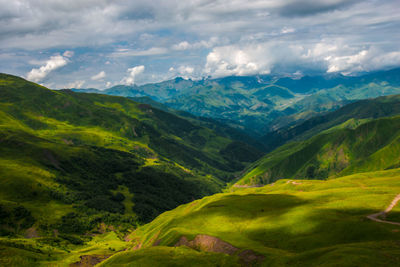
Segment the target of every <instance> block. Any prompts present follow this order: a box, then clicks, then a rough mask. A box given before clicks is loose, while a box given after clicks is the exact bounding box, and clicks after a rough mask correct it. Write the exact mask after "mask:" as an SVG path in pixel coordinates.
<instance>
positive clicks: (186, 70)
mask: <svg viewBox="0 0 400 267" xmlns="http://www.w3.org/2000/svg"><path fill="white" fill-rule="evenodd" d="M178 71H179V73H180V74H182V75H185V74H192V73H193V71H194V68H193V67H190V66H180V67H179V68H178Z"/></svg>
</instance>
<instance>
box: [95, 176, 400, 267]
mask: <svg viewBox="0 0 400 267" xmlns="http://www.w3.org/2000/svg"><path fill="white" fill-rule="evenodd" d="M399 192H400V170H399V169H395V170H389V171H381V172H369V173H363V174H355V175H350V176H346V177H341V178H336V179H329V180H326V181H315V180H313V181H310V180H288V179H283V180H279V181H278V182H276V183H274V184H273V185H266V186H264V187H259V188H247V189H236V190H235V191H234V192H229V193H221V194H216V195H213V196H209V197H205V198H203V199H201V200H196V201H194V202H192V203H189V204H185V205H181V206H179V207H178V208H176V209H174V210H172V211H168V212H165V213H163V214H162V215H160V216H158V217H157V218H156V219H155V220H154V221H153V222H151V223H149V224H147V225H145V226H142V227H140V228H138V229H137V230H136V231H134V232H133V233H132V234H131V236H130V238H131V239H132V246H133V247H136V248H138V247H140V249H138V250H131V251H127V252H123V253H117V254H115V255H114V256H112V257H111V258H110V259H108V260H106V261H104V262H103V264H102V265H101V266H136V265H135V264H139V263H140V264H142V265H141V266H164V265H163V262H169V261H172V260H174V263H175V264H177V266H180V264H181V266H184V264H185V262H186V261H185V257H178V256H176V254H180V253H185V250H187V249H188V248H187V247H179V248H173V247H174V245H175V244H176V243H177V242H178V241H179V240H180V239H181V238H182V236H185V237H187V238H188V239H189V240H193V239H195V237H196V236H198V235H207V236H211V237H216V238H218V239H220V240H223V241H224V242H227V243H229V244H231V245H232V246H234V247H235V248H237V249H238V250H237V252H236V253H234V254H232V255H230V256H229V257H231V258H232V259H231V260H234V261H235V262H236V263H233V262H229V264H228V266H235V264H238V263H240V259H239V258H240V252H243V251H244V250H251V251H252V252H254V254H256V255H259V256H263V257H264V258H263V260H262V263H259V264H261V265H264V266H395V265H396V264H398V263H399V262H400V244H399V243H398V240H399V238H400V231H399V226H395V225H388V224H383V223H378V222H374V221H371V220H369V219H367V218H366V216H367V215H369V214H373V213H376V212H379V211H382V210H384V209H385V208H386V207H387V206H388V205H389V204H390V202H391V201H392V199H393V198H394V197H395V196H396V195H397V194H398V193H399ZM388 216H390V217H391V218H392V219H395V218H398V209H397V210H396V209H394V210H393V211H391V213H390V214H389V215H388ZM154 245H156V247H153V246H154ZM194 248H195V249H197V251H196V250H194V251H190V250H188V254H187V255H188V259H189V258H190V257H193V254H196V253H204V252H206V251H207V250H213V249H215V248H213V247H212V246H208V247H207V246H205V247H204V246H203V247H201V245H199V246H198V247H194ZM182 251H183V252H182ZM208 252H210V251H208ZM156 254H157V256H155V255H156ZM226 256H228V252H226V254H225V256H224V257H225V258H226ZM157 257H158V258H157ZM196 257H197V259H198V260H199V261H198V262H199V265H200V266H207V265H209V266H210V263H209V262H207V260H208V258H207V257H204V258H203V256H202V254H198V256H196ZM154 259H157V261H154ZM197 259H195V260H193V262H197ZM201 259H203V260H205V261H206V262H204V263H203V262H201ZM209 259H210V260H211V261H212V263H211V265H214V266H217V265H218V263H219V261H218V260H217V259H214V260H213V259H212V257H211V258H209ZM171 266H172V265H171Z"/></svg>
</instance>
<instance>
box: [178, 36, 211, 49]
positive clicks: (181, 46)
mask: <svg viewBox="0 0 400 267" xmlns="http://www.w3.org/2000/svg"><path fill="white" fill-rule="evenodd" d="M218 41H219V38H218V37H211V38H210V39H209V40H208V41H205V40H202V41H199V42H193V43H189V42H188V41H183V42H180V43H178V44H174V45H173V46H172V50H176V51H184V50H188V49H201V48H210V47H212V46H214V45H216V44H217V43H218Z"/></svg>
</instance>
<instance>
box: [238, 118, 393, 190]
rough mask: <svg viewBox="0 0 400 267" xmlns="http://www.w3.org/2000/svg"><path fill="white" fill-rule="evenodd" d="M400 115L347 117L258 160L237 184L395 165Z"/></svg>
mask: <svg viewBox="0 0 400 267" xmlns="http://www.w3.org/2000/svg"><path fill="white" fill-rule="evenodd" d="M399 149H400V116H395V117H386V118H380V119H376V120H368V119H364V120H363V119H361V120H358V119H350V120H348V121H346V122H344V123H342V124H340V125H337V126H335V127H332V128H330V129H328V130H326V131H324V132H322V133H320V134H318V135H316V136H314V137H311V138H310V139H308V140H305V141H298V142H291V143H288V144H286V145H283V146H281V147H279V148H277V149H276V150H274V151H272V152H270V153H268V154H267V155H266V156H264V157H263V158H262V159H260V160H258V161H257V162H256V163H254V164H253V165H252V166H251V167H249V168H248V170H247V172H246V173H245V174H244V175H243V177H242V178H241V179H240V180H239V181H238V182H237V185H254V184H266V183H272V182H274V181H276V180H278V179H281V178H287V179H289V178H301V179H303V178H306V179H326V178H328V177H337V176H342V175H346V174H353V173H359V172H365V171H375V170H386V169H391V168H398V167H399V166H400V158H399V155H398V151H399Z"/></svg>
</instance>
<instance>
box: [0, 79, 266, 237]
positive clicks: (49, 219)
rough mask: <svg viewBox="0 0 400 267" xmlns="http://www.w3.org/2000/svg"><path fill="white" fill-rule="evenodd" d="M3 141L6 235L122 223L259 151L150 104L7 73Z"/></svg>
mask: <svg viewBox="0 0 400 267" xmlns="http://www.w3.org/2000/svg"><path fill="white" fill-rule="evenodd" d="M0 144H1V146H0V177H1V179H0V217H1V221H0V232H1V235H10V236H13V235H16V236H24V235H29V233H28V232H29V231H27V229H28V228H29V229H32V231H33V233H34V234H33V235H49V234H51V235H52V234H53V231H54V230H56V231H57V232H59V233H62V234H67V235H74V234H79V235H80V234H83V233H86V232H88V231H92V230H93V229H98V227H99V225H100V223H105V224H107V225H115V226H120V227H121V230H123V229H127V228H130V227H133V226H134V225H135V224H136V223H141V222H146V221H149V220H151V219H152V218H154V217H155V216H157V215H158V214H160V213H161V212H163V211H165V210H169V209H172V208H174V207H176V206H177V205H179V204H182V203H186V202H189V201H192V200H193V199H196V198H199V197H202V196H204V195H209V194H212V193H215V192H218V191H220V190H221V188H222V187H223V186H224V181H229V180H230V179H232V178H233V177H234V175H235V172H237V171H239V170H241V169H242V168H243V167H244V166H245V165H246V164H248V162H249V161H251V160H255V159H257V158H258V157H259V156H260V154H261V152H259V151H258V150H257V149H255V148H254V147H251V146H250V145H248V144H246V143H243V142H239V141H234V140H232V139H230V138H228V137H226V136H223V135H219V134H218V133H216V132H215V131H213V130H211V129H209V128H207V127H202V126H199V125H196V124H193V123H192V122H190V121H189V120H186V119H184V118H182V117H179V116H176V115H173V114H170V113H168V112H164V111H161V110H158V109H156V108H153V107H151V106H149V105H145V104H140V103H137V102H133V101H131V100H129V99H126V98H123V97H114V96H104V95H98V94H79V93H74V92H72V91H70V90H62V91H51V90H49V89H46V88H44V87H42V86H39V85H37V84H34V83H30V82H27V81H25V80H23V79H21V78H18V77H14V76H10V75H5V74H0ZM237 151H239V155H240V156H239V157H238V156H237V154H236V152H237ZM243 155H246V156H243Z"/></svg>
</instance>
